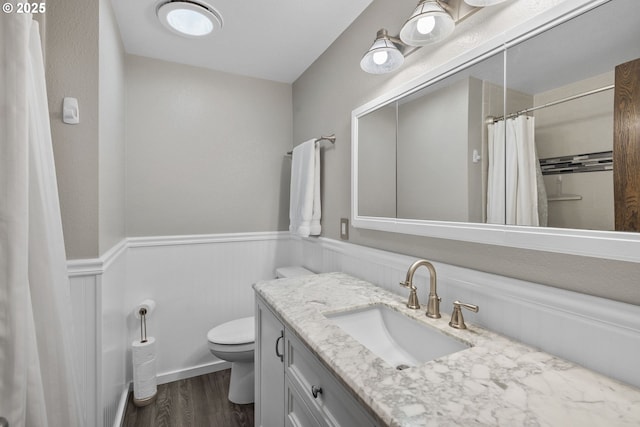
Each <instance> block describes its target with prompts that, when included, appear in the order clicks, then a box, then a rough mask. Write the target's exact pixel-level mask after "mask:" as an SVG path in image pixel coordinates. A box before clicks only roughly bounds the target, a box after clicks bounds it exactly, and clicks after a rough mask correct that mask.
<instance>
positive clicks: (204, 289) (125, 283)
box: [68, 232, 299, 427]
mask: <svg viewBox="0 0 640 427" xmlns="http://www.w3.org/2000/svg"><path fill="white" fill-rule="evenodd" d="M292 244H293V241H292V240H291V238H290V235H289V233H288V232H267V233H234V234H217V235H203V236H177V237H176V236H168V237H145V238H129V239H125V240H123V241H122V242H120V243H119V244H118V245H116V246H115V247H114V248H112V249H111V250H109V251H108V252H107V253H105V254H104V255H103V256H102V257H100V258H99V259H89V260H72V261H69V262H68V271H69V279H70V287H71V297H72V311H73V319H74V327H75V331H76V333H75V337H76V343H77V347H78V360H79V369H78V371H79V373H80V377H81V378H80V381H81V394H82V396H83V399H84V402H83V406H84V408H85V413H86V419H87V425H91V426H96V427H103V426H111V425H115V426H118V425H119V424H120V421H121V419H122V416H123V412H124V409H125V400H124V399H125V397H126V393H127V391H128V390H129V386H130V382H131V380H132V368H131V354H130V345H131V342H132V341H134V340H136V339H140V335H139V334H140V324H139V322H138V321H137V320H136V319H135V317H134V315H133V310H134V308H135V306H136V305H137V304H138V303H139V302H140V301H142V300H144V299H147V298H151V299H154V300H155V301H156V303H157V308H156V311H155V312H154V313H153V314H152V315H151V316H149V319H148V324H147V332H148V334H149V335H151V336H154V337H155V338H156V339H157V341H158V354H157V368H158V383H159V384H162V383H165V382H170V381H175V380H178V379H182V378H188V377H191V376H195V375H200V374H203V373H208V372H213V371H216V370H219V369H225V368H227V367H229V366H230V364H229V363H227V362H222V361H220V360H216V359H215V358H214V357H213V356H212V355H211V353H209V350H208V348H207V341H206V334H207V331H208V330H209V329H210V328H212V327H213V326H215V325H217V324H220V323H223V322H226V321H229V320H232V319H234V318H238V317H243V316H251V315H253V306H254V305H253V290H252V288H251V285H252V284H253V283H255V282H257V281H259V280H265V279H271V278H273V277H275V269H276V268H277V267H280V266H283V265H290V264H289V263H290V262H291V260H292V259H297V258H299V257H296V255H295V254H293V253H292V247H293V246H292Z"/></svg>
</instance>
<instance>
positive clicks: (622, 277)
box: [293, 0, 640, 304]
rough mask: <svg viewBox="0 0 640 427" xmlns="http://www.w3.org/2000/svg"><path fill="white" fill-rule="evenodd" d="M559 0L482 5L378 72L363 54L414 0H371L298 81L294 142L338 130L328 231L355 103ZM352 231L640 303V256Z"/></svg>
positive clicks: (328, 154)
mask: <svg viewBox="0 0 640 427" xmlns="http://www.w3.org/2000/svg"><path fill="white" fill-rule="evenodd" d="M560 3H562V2H561V1H560V0H545V1H538V0H536V1H534V0H520V1H517V2H506V3H503V4H501V5H499V6H494V7H491V8H487V9H484V10H482V11H480V12H478V13H477V14H475V15H473V16H472V17H470V18H469V19H467V20H465V21H464V22H462V23H461V24H460V25H458V28H457V29H456V32H455V33H454V35H453V37H451V38H450V39H449V40H448V41H446V42H444V43H442V44H440V45H436V46H432V47H428V48H422V49H420V50H419V51H418V52H416V53H414V54H413V55H411V56H410V57H408V58H407V60H406V61H405V65H404V66H403V68H402V69H401V70H400V71H398V72H396V73H392V74H391V75H381V76H375V75H368V74H366V73H364V72H363V71H361V70H360V68H359V61H360V58H361V57H362V55H363V53H364V52H365V51H366V49H368V48H369V46H370V45H371V43H372V42H373V38H374V36H375V33H376V31H377V30H378V29H380V28H387V29H389V31H390V32H391V33H392V34H393V33H396V32H397V31H399V29H400V27H401V26H402V24H403V23H404V20H405V19H406V17H407V15H408V14H410V13H411V11H412V10H413V8H414V7H415V1H414V0H399V1H388V0H387V1H382V0H376V1H374V2H373V3H372V5H371V6H370V7H369V8H367V10H365V11H364V12H363V13H362V15H360V17H359V18H358V19H357V20H356V21H355V22H354V23H353V24H352V25H351V26H350V27H349V28H348V29H347V30H346V31H345V32H344V33H343V34H342V35H341V36H340V37H339V38H338V39H337V40H336V42H334V44H333V45H332V46H331V47H330V48H329V49H328V50H327V51H326V52H325V53H324V54H323V55H322V56H321V57H320V58H319V59H318V60H317V61H316V62H315V63H314V64H313V65H312V66H311V67H310V68H309V69H308V70H307V71H306V72H305V73H304V74H303V75H302V76H301V77H300V78H299V79H298V80H297V81H296V82H295V83H294V85H293V111H294V120H293V122H294V123H293V124H294V125H293V138H294V143H295V144H298V143H300V142H302V141H305V140H306V139H308V138H309V137H311V136H314V135H319V134H322V133H329V132H335V133H336V137H337V141H336V144H335V147H328V148H326V149H325V150H324V158H323V160H324V165H323V193H322V198H323V220H322V229H323V235H324V236H326V237H329V238H333V239H339V237H340V235H339V220H340V217H349V216H350V196H351V194H350V161H351V158H350V146H351V144H350V142H351V141H350V121H351V111H352V110H353V109H354V108H356V107H358V106H360V105H362V104H364V103H365V102H368V101H370V100H372V99H374V98H376V97H378V96H381V95H383V94H384V93H385V92H387V91H389V90H390V89H391V88H394V87H397V86H399V85H401V84H403V83H406V82H407V81H410V80H411V79H413V78H415V77H416V76H419V75H420V74H423V73H425V72H426V71H428V70H430V69H433V68H435V67H437V66H438V65H442V64H444V63H446V62H447V61H448V60H450V59H452V58H454V57H455V56H457V55H459V54H461V53H462V52H464V51H466V50H467V49H469V48H471V47H473V46H474V45H475V44H477V43H480V42H482V41H483V40H486V39H488V38H490V37H492V36H495V35H496V34H499V33H501V32H502V31H504V30H506V29H508V28H511V27H513V26H515V25H517V24H518V23H520V22H523V21H524V20H525V19H528V18H530V17H532V16H535V15H536V14H539V13H541V12H543V11H545V10H547V9H548V8H550V7H553V6H555V5H558V4H560ZM350 237H351V241H352V242H353V243H358V244H361V245H365V246H370V247H375V248H381V249H386V250H390V251H394V252H399V253H403V254H409V255H413V256H415V257H424V258H428V259H432V260H436V261H441V262H445V263H449V264H453V265H460V266H464V267H468V268H472V269H477V270H481V271H487V272H491V273H496V274H500V275H505V276H509V277H515V278H519V279H524V280H529V281H533V282H538V283H542V284H547V285H551V286H556V287H559V288H565V289H571V290H575V291H579V292H584V293H588V294H593V295H599V296H603V297H606V298H612V299H616V300H620V301H626V302H629V303H633V304H640V287H639V286H638V285H637V278H638V275H639V274H640V266H639V265H638V264H633V263H625V262H618V261H607V260H602V259H594V258H586V257H578V256H569V255H567V256H563V255H558V254H552V253H546V252H539V251H531V250H519V249H513V248H505V247H498V246H491V245H482V244H475V243H465V242H458V241H453V240H445V239H433V238H423V237H416V236H409V235H401V234H395V233H386V232H377V231H372V230H364V229H354V228H351V230H350ZM471 302H473V301H471Z"/></svg>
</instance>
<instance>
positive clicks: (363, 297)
mask: <svg viewBox="0 0 640 427" xmlns="http://www.w3.org/2000/svg"><path fill="white" fill-rule="evenodd" d="M254 289H255V290H256V291H257V293H258V294H259V295H260V296H261V297H262V298H263V299H264V300H265V301H266V302H267V303H268V304H269V305H271V307H272V308H273V309H274V310H275V311H276V312H277V313H278V315H279V316H280V318H281V319H282V320H283V321H284V322H285V324H286V326H287V327H288V328H289V329H291V330H292V331H294V332H295V333H296V335H298V337H300V338H301V339H302V340H303V341H304V343H305V344H306V345H307V346H308V347H309V348H310V349H311V351H312V352H313V353H315V355H316V356H317V357H318V358H319V359H320V360H321V361H322V362H323V363H324V365H325V366H326V367H327V368H328V369H329V370H330V371H332V372H333V373H334V374H335V375H336V377H338V379H340V380H341V382H342V383H343V384H344V385H345V386H346V387H347V388H348V389H350V390H351V392H352V393H353V394H354V395H355V397H356V398H357V399H358V400H359V401H360V402H362V403H363V405H364V406H365V407H366V408H367V409H368V410H369V412H370V413H371V414H372V415H373V416H374V417H375V418H376V419H378V420H379V421H380V422H382V423H384V424H386V425H389V426H497V425H500V426H525V425H526V426H563V427H564V426H581V427H584V426H598V427H601V426H607V427H608V426H638V425H640V390H638V389H637V388H634V387H631V386H629V385H626V384H623V383H621V382H618V381H616V380H613V379H611V378H608V377H605V376H603V375H600V374H598V373H595V372H593V371H590V370H588V369H585V368H583V367H580V366H578V365H576V364H574V363H571V362H568V361H566V360H563V359H560V358H558V357H555V356H552V355H550V354H547V353H544V352H542V351H539V350H537V349H534V348H532V347H529V346H526V345H524V344H521V343H519V342H516V341H513V340H510V339H508V338H506V337H504V336H501V335H498V334H496V333H493V332H491V331H488V330H486V329H483V328H480V327H477V326H474V325H473V324H471V323H469V321H468V320H467V322H466V323H467V328H468V329H466V330H457V329H453V328H451V327H450V326H449V325H448V323H449V320H450V315H449V313H446V312H443V313H442V318H441V319H429V318H427V317H426V316H425V315H424V309H420V310H410V309H408V308H406V306H405V303H406V298H405V297H402V296H399V295H396V294H393V293H391V292H388V291H386V290H384V289H382V288H380V287H377V286H374V285H372V284H370V283H368V282H365V281H363V280H360V279H356V278H354V277H352V276H349V275H347V274H344V273H327V274H318V275H312V276H303V277H295V278H289V279H278V280H271V281H264V282H259V283H256V284H255V285H254ZM375 304H384V305H386V306H388V307H390V308H392V309H394V310H397V311H399V312H401V313H403V314H406V315H407V316H409V317H412V318H414V319H416V320H417V321H419V322H423V323H425V324H427V325H429V326H430V327H432V328H436V329H439V330H440V331H442V332H443V333H445V334H447V335H450V336H453V337H456V338H457V339H459V340H461V341H463V342H466V343H467V344H470V345H471V347H470V348H468V349H465V350H462V351H459V352H457V353H453V354H451V355H449V356H444V357H442V358H439V359H436V360H432V361H430V362H426V363H423V364H421V365H418V366H414V367H411V368H410V369H406V370H402V371H399V370H396V369H395V368H394V367H393V366H391V365H389V364H387V363H386V362H385V361H383V360H382V359H380V358H379V357H377V356H376V355H375V354H373V353H372V352H371V351H369V350H368V349H367V348H366V347H364V346H363V345H361V344H360V343H359V342H358V341H356V340H355V339H354V338H352V337H351V336H350V335H348V334H347V333H346V332H344V331H343V330H342V329H341V328H340V327H338V326H337V325H335V324H334V323H332V322H331V321H330V320H329V319H327V318H326V317H325V314H330V313H336V312H340V311H346V310H351V309H354V308H362V307H367V306H370V305H375Z"/></svg>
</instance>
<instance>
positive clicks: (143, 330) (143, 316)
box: [138, 307, 147, 342]
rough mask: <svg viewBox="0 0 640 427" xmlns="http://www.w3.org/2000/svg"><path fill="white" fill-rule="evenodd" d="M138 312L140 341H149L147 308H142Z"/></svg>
mask: <svg viewBox="0 0 640 427" xmlns="http://www.w3.org/2000/svg"><path fill="white" fill-rule="evenodd" d="M138 314H139V315H140V342H147V309H146V308H145V307H142V308H140V310H138Z"/></svg>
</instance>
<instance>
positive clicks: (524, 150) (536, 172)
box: [487, 116, 547, 226]
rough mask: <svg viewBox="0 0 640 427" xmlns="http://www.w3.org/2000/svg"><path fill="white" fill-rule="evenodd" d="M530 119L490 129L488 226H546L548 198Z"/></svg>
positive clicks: (520, 119) (531, 118)
mask: <svg viewBox="0 0 640 427" xmlns="http://www.w3.org/2000/svg"><path fill="white" fill-rule="evenodd" d="M534 129H535V124H534V118H533V117H527V116H518V117H516V118H513V119H507V120H501V121H499V122H496V123H493V124H490V125H489V171H488V180H487V222H488V223H491V224H509V225H531V226H538V225H542V226H546V212H547V207H546V203H547V196H546V191H545V188H544V183H543V181H542V173H541V171H540V163H539V161H538V156H537V154H536V147H535V130H534Z"/></svg>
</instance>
